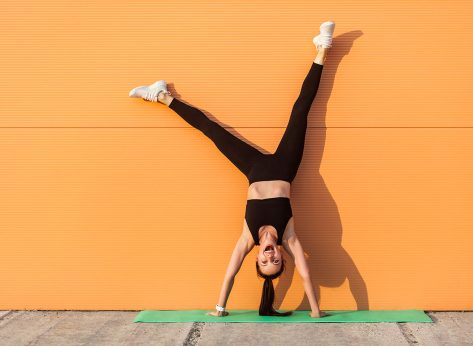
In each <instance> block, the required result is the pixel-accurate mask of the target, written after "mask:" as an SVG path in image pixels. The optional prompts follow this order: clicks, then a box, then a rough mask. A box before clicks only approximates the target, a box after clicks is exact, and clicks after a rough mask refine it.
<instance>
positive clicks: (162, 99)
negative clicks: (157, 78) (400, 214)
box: [158, 91, 173, 106]
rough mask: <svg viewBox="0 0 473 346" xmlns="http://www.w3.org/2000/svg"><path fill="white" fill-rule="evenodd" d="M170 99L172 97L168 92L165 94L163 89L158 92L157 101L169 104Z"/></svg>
mask: <svg viewBox="0 0 473 346" xmlns="http://www.w3.org/2000/svg"><path fill="white" fill-rule="evenodd" d="M172 99H173V97H172V96H171V95H170V94H167V93H166V92H164V91H162V92H160V93H159V94H158V101H159V102H161V103H163V104H165V105H166V106H169V104H170V103H171V101H172Z"/></svg>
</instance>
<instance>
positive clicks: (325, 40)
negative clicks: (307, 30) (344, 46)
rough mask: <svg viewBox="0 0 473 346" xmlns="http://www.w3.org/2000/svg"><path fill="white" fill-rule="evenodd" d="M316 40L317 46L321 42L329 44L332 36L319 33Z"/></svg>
mask: <svg viewBox="0 0 473 346" xmlns="http://www.w3.org/2000/svg"><path fill="white" fill-rule="evenodd" d="M317 41H318V44H319V46H320V45H322V44H324V45H327V46H330V45H331V44H332V36H329V35H322V34H321V35H320V36H319V38H318V40H317Z"/></svg>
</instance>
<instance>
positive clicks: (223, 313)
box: [206, 311, 229, 317]
mask: <svg viewBox="0 0 473 346" xmlns="http://www.w3.org/2000/svg"><path fill="white" fill-rule="evenodd" d="M206 315H212V316H217V317H225V316H228V315H229V313H228V311H210V312H207V313H206Z"/></svg>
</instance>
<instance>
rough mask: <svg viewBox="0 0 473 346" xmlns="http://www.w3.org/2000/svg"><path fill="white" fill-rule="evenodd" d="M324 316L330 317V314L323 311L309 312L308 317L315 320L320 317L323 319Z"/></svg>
mask: <svg viewBox="0 0 473 346" xmlns="http://www.w3.org/2000/svg"><path fill="white" fill-rule="evenodd" d="M324 316H330V314H327V313H325V312H323V311H318V312H317V311H315V312H314V311H311V313H310V317H315V318H320V317H324Z"/></svg>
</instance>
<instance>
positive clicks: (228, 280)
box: [210, 233, 251, 316]
mask: <svg viewBox="0 0 473 346" xmlns="http://www.w3.org/2000/svg"><path fill="white" fill-rule="evenodd" d="M250 251H251V249H250V248H249V247H248V238H247V236H246V235H245V234H243V233H242V235H241V236H240V239H238V241H237V243H236V245H235V248H234V249H233V253H232V256H231V258H230V263H229V264H228V267H227V271H226V273H225V277H224V278H223V285H222V288H221V290H220V296H219V298H218V305H220V306H223V307H225V306H226V304H227V300H228V297H229V295H230V292H231V290H232V287H233V283H234V281H235V276H236V275H237V273H238V271H239V270H240V268H241V265H242V264H243V260H244V259H245V257H246V255H247V254H248V253H249V252H250ZM210 314H212V315H214V316H222V313H219V312H213V313H210ZM227 314H228V313H227Z"/></svg>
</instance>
